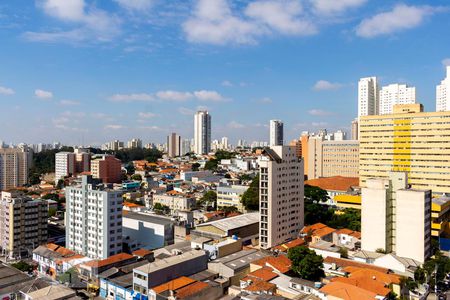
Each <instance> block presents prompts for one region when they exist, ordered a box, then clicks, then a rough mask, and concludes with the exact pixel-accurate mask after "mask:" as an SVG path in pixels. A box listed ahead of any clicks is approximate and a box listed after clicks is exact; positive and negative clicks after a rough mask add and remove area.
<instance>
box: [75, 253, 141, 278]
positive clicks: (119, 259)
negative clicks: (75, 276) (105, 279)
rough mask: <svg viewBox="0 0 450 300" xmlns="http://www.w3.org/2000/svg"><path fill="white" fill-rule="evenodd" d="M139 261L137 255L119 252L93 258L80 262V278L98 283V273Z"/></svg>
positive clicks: (78, 267)
mask: <svg viewBox="0 0 450 300" xmlns="http://www.w3.org/2000/svg"><path fill="white" fill-rule="evenodd" d="M136 261H137V257H136V256H133V255H131V254H127V253H119V254H116V255H112V256H110V257H108V258H106V259H102V260H92V261H88V262H86V263H82V264H79V265H78V266H77V269H78V271H79V273H80V275H79V276H80V278H81V279H83V280H84V281H87V282H93V283H95V284H97V285H98V283H99V281H98V275H99V274H100V273H102V272H104V271H106V270H108V269H110V268H114V267H116V268H117V267H121V266H124V265H127V264H131V263H133V262H136Z"/></svg>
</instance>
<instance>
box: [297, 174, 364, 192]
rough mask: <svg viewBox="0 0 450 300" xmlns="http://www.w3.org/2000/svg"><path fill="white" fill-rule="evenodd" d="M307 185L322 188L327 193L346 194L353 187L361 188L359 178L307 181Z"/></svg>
mask: <svg viewBox="0 0 450 300" xmlns="http://www.w3.org/2000/svg"><path fill="white" fill-rule="evenodd" d="M305 184H308V185H311V186H317V187H320V188H321V189H323V190H327V191H343V192H346V191H348V189H349V188H350V187H352V186H359V178H358V177H342V176H334V177H323V178H317V179H311V180H306V181H305Z"/></svg>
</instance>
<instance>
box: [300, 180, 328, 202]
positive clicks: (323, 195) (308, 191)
mask: <svg viewBox="0 0 450 300" xmlns="http://www.w3.org/2000/svg"><path fill="white" fill-rule="evenodd" d="M305 198H306V199H308V200H311V201H314V202H326V201H328V200H329V199H330V196H328V192H327V191H325V190H323V189H321V188H320V187H317V186H311V185H308V184H305Z"/></svg>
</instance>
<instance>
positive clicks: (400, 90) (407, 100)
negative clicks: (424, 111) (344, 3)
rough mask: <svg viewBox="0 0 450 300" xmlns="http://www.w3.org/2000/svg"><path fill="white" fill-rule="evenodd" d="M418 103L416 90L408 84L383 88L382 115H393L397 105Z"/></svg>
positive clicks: (381, 99) (381, 92)
mask: <svg viewBox="0 0 450 300" xmlns="http://www.w3.org/2000/svg"><path fill="white" fill-rule="evenodd" d="M414 103H416V88H415V87H409V86H407V85H406V84H398V83H394V84H390V85H387V86H383V88H382V89H381V91H380V109H379V114H380V115H388V114H392V113H393V108H394V105H395V104H414Z"/></svg>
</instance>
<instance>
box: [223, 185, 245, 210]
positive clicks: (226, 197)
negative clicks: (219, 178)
mask: <svg viewBox="0 0 450 300" xmlns="http://www.w3.org/2000/svg"><path fill="white" fill-rule="evenodd" d="M247 190H248V186H246V185H230V186H221V185H219V186H218V187H217V207H221V206H234V207H237V209H238V210H239V211H241V212H243V211H244V206H243V205H242V202H241V197H242V195H243V194H244V193H245V191H247Z"/></svg>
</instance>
